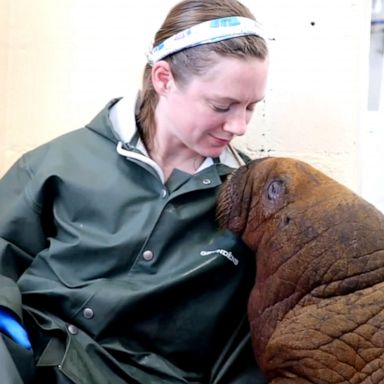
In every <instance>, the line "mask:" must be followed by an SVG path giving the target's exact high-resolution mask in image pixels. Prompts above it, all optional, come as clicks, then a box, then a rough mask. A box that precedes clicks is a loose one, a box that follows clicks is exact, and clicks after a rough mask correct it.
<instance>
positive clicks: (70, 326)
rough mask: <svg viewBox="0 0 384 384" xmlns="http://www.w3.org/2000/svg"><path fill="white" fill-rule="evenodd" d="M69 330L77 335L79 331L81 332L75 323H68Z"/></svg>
mask: <svg viewBox="0 0 384 384" xmlns="http://www.w3.org/2000/svg"><path fill="white" fill-rule="evenodd" d="M68 331H69V333H70V334H71V335H76V334H77V332H79V330H78V329H77V327H76V326H75V325H72V324H70V325H68Z"/></svg>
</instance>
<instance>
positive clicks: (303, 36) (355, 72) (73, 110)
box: [0, 0, 370, 190]
mask: <svg viewBox="0 0 384 384" xmlns="http://www.w3.org/2000/svg"><path fill="white" fill-rule="evenodd" d="M175 3H176V1H171V0H141V1H140V2H131V1H127V0H108V1H107V0H34V1H30V0H0V87H1V88H0V89H1V93H0V175H1V174H2V173H4V172H5V171H6V169H7V168H8V167H9V166H10V165H11V164H12V163H13V162H14V161H15V160H16V159H17V158H18V157H19V156H20V155H21V154H22V153H23V152H25V151H26V150H28V149H31V148H33V147H35V146H37V145H39V144H40V143H43V142H45V141H47V140H49V139H51V138H53V137H55V136H57V135H58V134H61V133H64V132H66V131H69V130H73V129H76V128H78V127H80V126H82V125H84V124H85V123H87V122H88V121H89V120H90V119H91V118H92V117H93V116H94V115H95V114H96V113H97V112H98V111H99V109H101V107H102V106H104V104H105V103H106V102H107V101H108V100H109V99H110V98H112V97H116V96H120V95H123V94H125V93H127V92H128V90H130V89H134V88H136V87H137V86H138V85H139V80H140V76H141V68H142V66H143V64H144V62H145V52H146V50H147V48H149V45H150V42H151V38H152V36H153V33H154V32H155V30H156V29H157V28H158V27H159V25H160V22H161V21H162V19H163V17H164V16H165V14H166V12H167V11H168V9H169V7H170V6H171V5H173V4H175ZM244 3H245V4H246V5H248V6H249V7H250V8H251V9H252V11H253V12H254V13H255V15H256V16H257V17H258V18H259V19H260V20H261V21H262V22H263V23H264V24H265V25H266V26H268V29H269V30H270V35H271V36H272V37H274V38H275V41H273V42H272V43H271V52H272V54H271V56H272V68H271V76H270V81H269V89H268V95H267V98H266V101H265V103H264V104H263V105H261V106H260V108H259V110H258V111H257V115H256V116H255V118H254V119H253V121H252V123H251V126H250V128H249V132H248V133H247V136H246V138H245V139H242V140H240V141H239V142H238V144H239V145H240V146H242V147H243V148H245V149H246V150H247V151H248V152H249V153H250V154H251V155H252V156H254V157H260V156H264V155H284V156H291V157H298V158H302V159H303V160H306V161H308V162H310V163H312V164H313V165H315V166H318V167H319V168H321V169H323V170H324V171H326V172H327V173H328V174H330V175H331V176H333V177H335V178H337V179H338V180H340V181H341V182H343V183H344V184H347V185H348V186H350V187H351V188H353V189H355V190H358V189H359V179H360V176H359V167H358V141H359V140H358V138H359V130H360V127H361V121H362V118H363V117H364V113H363V112H364V109H365V107H366V99H367V96H366V90H367V81H368V79H367V76H368V74H367V66H368V62H367V61H368V45H369V16H370V3H369V1H365V0H364V1H363V0H338V1H334V0H294V1H289V2H288V1H286V0H249V1H244Z"/></svg>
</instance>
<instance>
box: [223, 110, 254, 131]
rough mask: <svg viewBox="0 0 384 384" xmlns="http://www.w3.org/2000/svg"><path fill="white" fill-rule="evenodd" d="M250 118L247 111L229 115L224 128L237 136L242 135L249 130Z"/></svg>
mask: <svg viewBox="0 0 384 384" xmlns="http://www.w3.org/2000/svg"><path fill="white" fill-rule="evenodd" d="M247 125H248V119H247V116H246V113H238V114H236V115H234V116H229V117H228V118H227V119H226V121H225V123H224V130H225V131H227V132H230V133H232V134H233V135H236V136H242V135H244V134H245V132H246V131H247Z"/></svg>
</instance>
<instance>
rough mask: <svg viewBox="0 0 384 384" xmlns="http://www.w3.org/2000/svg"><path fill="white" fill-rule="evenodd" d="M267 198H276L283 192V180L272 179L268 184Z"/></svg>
mask: <svg viewBox="0 0 384 384" xmlns="http://www.w3.org/2000/svg"><path fill="white" fill-rule="evenodd" d="M267 192H268V200H276V199H277V198H278V197H279V196H281V195H282V194H283V193H284V182H283V181H282V180H274V181H272V182H271V184H269V185H268V189H267Z"/></svg>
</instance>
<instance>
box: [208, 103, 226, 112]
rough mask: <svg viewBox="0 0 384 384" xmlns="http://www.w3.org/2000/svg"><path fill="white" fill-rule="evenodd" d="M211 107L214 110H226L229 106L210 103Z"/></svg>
mask: <svg viewBox="0 0 384 384" xmlns="http://www.w3.org/2000/svg"><path fill="white" fill-rule="evenodd" d="M212 109H213V110H214V111H216V112H228V111H229V109H230V106H221V105H214V104H212Z"/></svg>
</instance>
